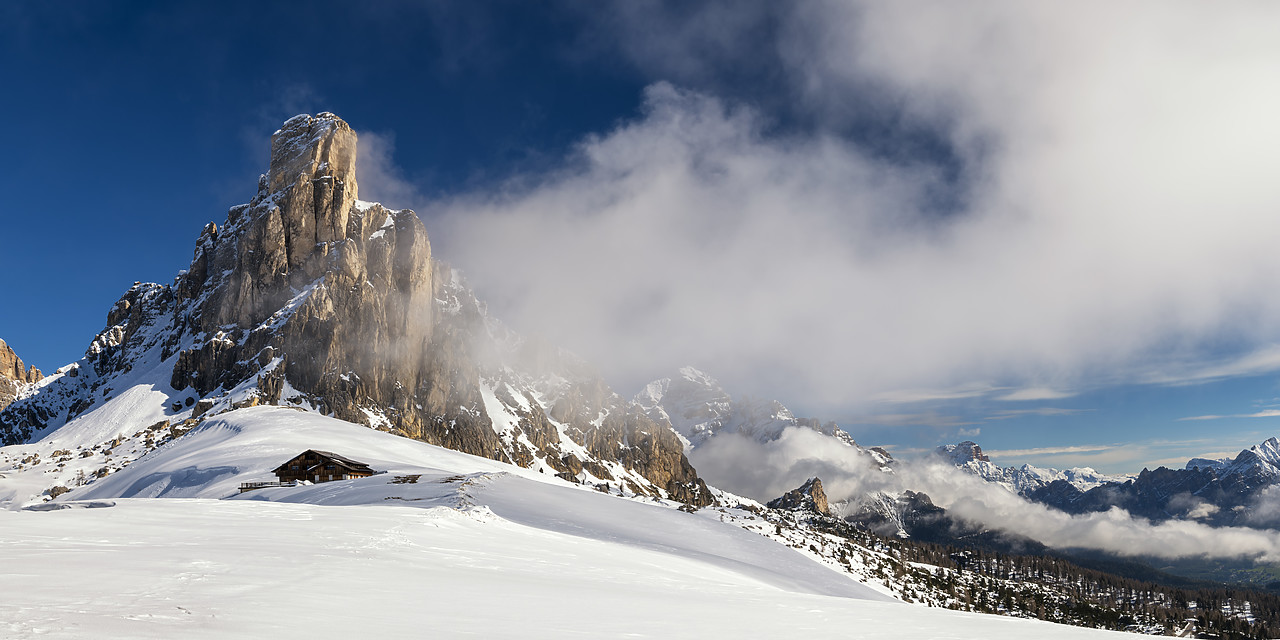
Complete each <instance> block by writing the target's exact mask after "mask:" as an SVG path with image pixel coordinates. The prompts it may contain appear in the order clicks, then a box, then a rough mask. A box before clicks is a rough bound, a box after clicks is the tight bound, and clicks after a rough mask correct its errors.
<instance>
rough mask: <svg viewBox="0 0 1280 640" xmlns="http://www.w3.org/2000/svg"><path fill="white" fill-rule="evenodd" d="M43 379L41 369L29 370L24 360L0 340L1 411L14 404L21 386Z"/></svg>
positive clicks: (32, 368)
mask: <svg viewBox="0 0 1280 640" xmlns="http://www.w3.org/2000/svg"><path fill="white" fill-rule="evenodd" d="M43 377H44V375H43V374H41V373H40V370H39V369H37V368H35V367H30V368H28V367H27V365H26V364H25V363H23V362H22V358H19V357H18V354H16V353H14V352H13V349H12V348H10V347H9V345H8V344H6V343H5V341H4V340H0V409H3V408H4V407H5V406H7V405H8V404H9V403H10V402H13V399H14V397H16V396H17V394H18V391H19V390H20V388H21V385H24V384H32V383H35V382H39V381H40V379H41V378H43Z"/></svg>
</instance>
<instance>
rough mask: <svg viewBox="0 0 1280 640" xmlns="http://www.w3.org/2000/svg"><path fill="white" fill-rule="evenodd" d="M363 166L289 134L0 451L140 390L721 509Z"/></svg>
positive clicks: (657, 428)
mask: <svg viewBox="0 0 1280 640" xmlns="http://www.w3.org/2000/svg"><path fill="white" fill-rule="evenodd" d="M355 162H356V135H355V133H354V132H353V131H352V130H351V128H350V127H349V126H348V125H347V123H346V122H344V121H342V120H341V119H340V118H338V117H337V116H335V115H333V114H330V113H321V114H319V115H317V116H307V115H301V116H296V117H294V118H291V119H290V120H289V121H287V122H286V123H285V124H284V126H282V127H281V129H280V130H279V131H277V132H276V133H275V135H273V136H272V144H271V164H270V168H269V170H268V172H267V174H266V175H264V176H262V177H261V178H260V180H259V184H258V192H257V195H255V196H254V198H253V200H252V201H251V202H250V203H249V204H246V205H240V206H237V207H233V208H232V209H231V210H230V212H229V213H228V215H227V219H226V222H225V223H224V224H223V225H222V226H221V227H219V226H217V225H215V224H212V223H211V224H209V225H207V226H206V227H205V229H204V231H203V232H202V233H201V234H200V237H199V239H198V240H197V243H196V250H195V255H194V257H193V259H192V262H191V266H190V267H189V268H188V269H187V270H186V271H184V272H182V273H181V274H180V275H179V276H178V277H177V278H176V279H175V280H174V282H173V284H171V285H159V284H142V283H139V284H136V285H135V286H134V287H133V288H132V289H130V290H129V291H128V292H127V293H126V294H125V295H124V296H123V297H122V298H121V299H120V301H119V302H117V303H116V304H115V306H114V307H113V308H112V309H111V311H110V312H109V313H108V316H107V329H105V330H103V332H102V333H100V334H99V335H98V336H97V338H95V340H94V341H93V344H92V345H91V346H90V348H89V350H88V352H86V354H85V358H84V359H82V360H81V361H80V362H78V363H75V364H73V365H70V366H69V367H64V368H63V369H62V370H60V371H59V375H58V377H57V379H55V380H53V381H52V382H51V383H49V384H48V385H46V386H45V389H43V390H42V392H41V393H39V394H35V395H34V396H33V397H31V398H29V399H27V400H24V401H21V402H18V403H16V404H15V405H14V406H12V407H10V408H9V409H8V410H6V411H5V412H3V413H0V437H2V438H3V441H4V442H5V443H8V444H12V443H20V442H26V441H29V440H32V439H37V438H40V437H43V436H44V435H46V434H48V433H50V432H51V431H52V430H54V429H56V428H58V427H61V426H63V425H65V424H69V423H72V422H75V421H77V420H78V419H82V418H87V417H88V416H89V414H91V413H93V412H94V411H97V410H99V409H102V408H103V407H106V406H108V405H111V404H112V402H113V400H115V399H116V398H117V397H119V396H120V395H121V392H122V391H123V390H124V389H125V387H128V388H138V386H139V385H144V386H146V387H147V388H148V389H150V390H152V391H154V392H157V393H162V394H163V396H164V397H163V400H161V402H162V403H163V407H161V410H162V412H163V415H164V416H165V417H166V418H167V419H169V420H170V421H171V422H174V423H180V422H181V421H183V420H187V419H198V418H199V417H202V416H204V415H212V414H214V413H217V412H219V411H223V410H227V409H230V408H233V407H238V406H246V405H254V404H259V403H268V404H292V405H297V406H302V407H306V408H309V409H312V410H316V411H320V412H322V413H326V414H330V415H333V416H335V417H338V418H341V419H344V420H348V421H353V422H360V423H364V424H366V425H369V426H371V427H375V428H379V429H383V430H388V431H393V432H395V433H399V434H401V435H404V436H407V437H411V438H416V439H419V440H423V441H426V442H429V443H432V444H439V445H443V446H446V447H449V448H452V449H456V450H459V451H464V452H467V453H471V454H475V455H480V456H484V457H488V458H492V459H496V460H502V461H509V462H514V463H516V464H520V465H522V466H526V467H533V468H537V469H539V470H542V471H544V472H546V473H553V474H557V475H561V476H563V477H566V478H571V479H574V480H576V481H580V482H590V483H594V484H602V485H603V484H608V485H609V486H610V487H612V488H614V489H615V490H622V491H630V492H635V493H641V494H651V495H661V496H667V497H672V498H674V499H677V500H681V501H684V502H689V503H693V504H708V503H709V502H710V501H711V495H710V492H709V491H708V490H707V488H706V486H705V484H703V482H702V481H701V480H700V479H699V478H698V476H697V473H696V472H695V471H694V469H693V467H692V466H691V465H690V464H689V462H688V460H687V459H686V458H685V457H684V454H683V451H682V443H681V442H680V440H679V437H678V436H677V435H676V434H675V433H674V432H672V431H671V429H670V428H669V427H668V426H667V425H666V424H665V423H664V422H662V421H654V420H653V419H651V418H650V417H648V416H646V415H645V414H644V413H643V412H641V411H639V410H637V409H635V408H633V407H631V406H630V405H629V404H628V403H626V402H625V401H623V400H622V398H620V397H619V396H618V395H617V394H615V393H613V392H612V391H611V390H610V389H609V388H608V387H607V385H605V383H604V382H603V380H602V379H601V378H600V377H599V376H598V375H597V374H595V373H594V372H593V371H592V370H591V369H590V368H589V367H587V366H586V365H585V364H583V363H582V362H580V361H578V360H577V359H576V358H574V357H572V356H570V355H568V354H566V353H563V352H561V351H559V350H557V349H554V348H552V347H549V346H546V345H538V344H534V343H530V342H528V341H526V340H524V339H522V338H520V337H519V336H516V335H514V334H512V333H510V332H509V331H507V330H506V329H504V328H503V327H502V326H501V325H500V324H499V323H498V322H496V321H495V320H493V319H491V318H489V317H488V316H487V314H486V311H485V307H484V305H483V304H481V303H480V302H479V301H478V300H477V299H476V298H475V296H474V295H473V294H472V293H471V291H470V290H468V289H467V287H466V286H465V285H464V284H463V282H462V281H461V280H460V278H459V277H458V275H457V274H456V273H454V272H453V270H452V269H450V268H449V267H448V266H447V265H445V264H443V263H441V262H439V261H437V260H435V259H433V257H432V254H431V245H430V243H429V241H428V237H427V232H426V229H425V228H424V227H423V225H422V222H421V221H420V220H419V219H418V217H417V215H415V214H414V213H413V212H412V211H408V210H404V211H392V210H388V209H386V208H384V207H382V206H381V205H378V204H374V203H369V202H363V201H360V200H358V199H357V196H358V187H357V183H356V174H355ZM152 401H154V400H152ZM117 404H119V403H117ZM116 409H119V407H116ZM114 410H115V409H113V411H114ZM154 413H155V411H151V414H153V415H154ZM124 417H125V418H127V415H125V416H124ZM148 419H151V418H148ZM129 426H130V425H121V427H120V429H121V430H124V429H126V428H127V427H129ZM138 426H145V425H138Z"/></svg>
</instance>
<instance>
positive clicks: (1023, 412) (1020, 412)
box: [987, 407, 1093, 420]
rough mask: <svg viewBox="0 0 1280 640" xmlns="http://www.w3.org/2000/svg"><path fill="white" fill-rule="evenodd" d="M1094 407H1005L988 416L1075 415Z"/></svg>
mask: <svg viewBox="0 0 1280 640" xmlns="http://www.w3.org/2000/svg"><path fill="white" fill-rule="evenodd" d="M1090 411H1093V409H1065V408H1062V407H1037V408H1035V409H1004V410H1001V411H996V412H994V413H992V414H991V415H989V416H987V419H988V420H1009V419H1012V418H1024V417H1026V416H1073V415H1076V414H1078V413H1088V412H1090Z"/></svg>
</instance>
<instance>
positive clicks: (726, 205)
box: [362, 2, 1280, 407]
mask: <svg viewBox="0 0 1280 640" xmlns="http://www.w3.org/2000/svg"><path fill="white" fill-rule="evenodd" d="M625 6H627V7H630V8H627V9H618V11H621V12H622V13H624V14H625V15H623V16H616V15H615V16H612V19H610V20H604V21H602V27H601V28H604V29H608V28H611V27H617V28H618V29H619V30H618V32H617V37H616V38H614V40H615V41H616V42H615V44H616V45H617V46H618V47H619V48H620V49H621V50H622V51H623V52H624V53H625V54H626V55H629V56H631V59H632V60H634V61H635V63H636V65H637V66H638V67H639V68H641V69H642V70H644V71H645V72H646V73H648V74H649V75H650V76H651V77H653V78H654V79H655V82H654V84H652V85H651V86H650V87H649V89H648V90H647V92H646V94H645V97H644V106H643V109H642V113H641V115H639V116H638V117H636V118H634V119H631V120H628V121H624V122H620V123H619V124H618V125H617V126H616V127H615V128H613V129H612V130H609V131H603V132H601V133H599V134H598V135H596V136H593V137H590V138H588V139H585V140H583V141H582V142H581V144H580V145H579V146H578V149H577V153H576V154H575V155H574V156H573V157H572V158H569V159H568V160H567V161H566V162H565V163H564V164H563V165H562V166H560V167H559V168H558V169H554V170H550V171H547V172H543V173H538V174H529V175H521V176H517V177H515V178H513V179H512V180H511V181H510V182H509V183H508V184H507V186H506V188H505V189H499V190H497V191H496V192H495V191H494V190H485V191H484V192H482V193H473V194H464V195H461V196H458V197H454V198H450V199H447V200H445V201H440V200H436V201H434V202H426V203H420V204H419V208H420V209H422V211H423V212H424V213H425V214H426V215H428V216H429V217H431V218H432V228H433V230H435V233H436V235H437V237H439V238H441V239H442V245H441V246H442V247H446V248H447V253H448V254H449V256H450V257H451V258H452V259H453V260H455V261H456V263H457V264H458V265H459V266H462V267H463V268H464V269H465V270H466V271H467V274H468V276H469V277H470V279H471V280H472V282H473V283H474V284H475V285H476V286H477V288H478V289H479V290H480V291H481V292H482V295H484V297H486V298H487V299H488V300H489V301H490V303H491V305H493V307H494V310H495V312H496V313H497V314H498V315H499V316H501V317H504V318H507V319H509V321H511V322H512V323H513V324H515V325H517V326H519V327H520V328H522V329H525V330H528V331H531V332H536V333H541V334H543V335H545V336H547V337H549V338H551V339H552V340H554V341H557V342H560V343H563V344H566V345H568V346H570V347H571V348H572V349H574V350H576V351H578V352H580V353H581V354H582V355H584V356H586V357H587V358H588V359H589V360H591V361H593V362H596V363H598V364H599V365H600V366H601V367H603V368H604V369H605V370H606V373H607V374H609V375H610V376H611V378H612V379H615V380H617V381H618V383H619V384H620V386H623V387H626V386H628V385H637V386H638V385H639V384H640V383H642V382H643V381H645V380H647V379H649V378H652V377H653V376H654V375H655V372H661V371H666V370H670V369H671V368H673V367H675V366H678V365H682V364H687V363H694V364H698V365H699V366H702V367H704V368H707V369H708V370H713V371H716V372H718V374H719V375H720V376H721V377H722V378H724V379H725V380H726V382H728V383H730V384H731V385H732V386H734V387H735V388H746V389H756V390H759V391H760V392H762V393H769V394H771V395H773V396H775V397H786V398H789V399H791V400H792V401H793V402H796V403H797V404H802V405H806V406H814V407H820V406H836V405H841V406H847V405H848V404H850V403H858V402H864V401H866V400H867V399H869V398H874V397H881V398H883V397H885V396H877V394H879V393H881V392H885V391H890V390H897V389H921V388H948V387H952V386H954V385H958V384H975V383H977V384H989V385H1017V386H1027V387H1036V388H1054V389H1064V388H1065V389H1070V388H1072V387H1074V386H1079V385H1082V384H1085V383H1086V381H1088V382H1089V383H1093V384H1096V383H1100V382H1101V383H1107V382H1134V381H1159V382H1177V381H1179V380H1182V379H1191V378H1197V377H1203V375H1205V374H1204V372H1205V371H1213V370H1215V368H1216V370H1221V371H1224V372H1226V373H1228V374H1229V373H1230V372H1231V371H1232V368H1231V366H1230V363H1225V364H1224V362H1225V360H1229V359H1230V358H1232V357H1235V356H1241V355H1247V354H1248V353H1250V352H1251V351H1253V350H1255V349H1264V348H1265V347H1266V346H1267V345H1268V344H1270V343H1271V342H1274V341H1280V299H1277V298H1276V297H1275V296H1270V295H1264V292H1269V291H1275V290H1277V288H1278V287H1280V261H1277V260H1275V259H1274V253H1275V252H1274V246H1273V242H1272V239H1273V238H1275V237H1276V236H1277V234H1278V233H1280V216H1276V215H1275V212H1276V211H1277V210H1280V189H1277V187H1276V186H1275V184H1276V182H1275V180H1274V179H1273V176H1272V175H1271V173H1273V172H1274V167H1276V166H1280V120H1277V119H1276V118H1274V117H1273V114H1275V113H1277V112H1280V90H1277V89H1276V87H1275V83H1274V82H1272V81H1271V76H1272V75H1273V71H1274V69H1275V68H1277V67H1280V40H1278V39H1276V38H1274V37H1273V36H1274V33H1275V29H1274V27H1275V26H1276V25H1280V7H1277V6H1275V5H1269V4H1249V3H1233V4H1231V5H1226V6H1219V5H1214V6H1207V5H1198V4H1192V3H1161V4H1159V6H1158V7H1156V6H1154V5H1150V6H1149V5H1147V4H1144V3H1125V4H1122V5H1115V4H1114V3H1102V2H1097V3H1071V4H1060V5H1041V4H1026V3H1013V2H1010V3H986V4H983V5H981V6H979V7H974V6H960V5H953V4H948V3H876V4H867V5H862V4H856V3H822V2H814V3H802V4H799V5H787V7H786V8H778V7H773V8H770V9H767V10H765V9H761V10H760V11H755V12H753V11H743V12H741V15H738V17H735V18H734V19H732V20H729V19H721V18H725V16H727V15H728V14H730V13H733V11H732V8H731V7H729V6H728V5H718V4H714V3H713V4H711V5H708V6H706V7H704V8H702V9H698V10H693V12H692V15H690V14H689V13H690V10H687V9H686V10H680V11H679V12H677V14H678V15H675V17H673V14H672V13H671V11H675V10H671V11H668V10H666V9H664V8H663V6H664V5H652V4H642V5H637V6H634V7H633V6H632V5H625ZM1157 9H1158V10H1157ZM676 18H679V22H680V23H681V24H703V25H704V26H706V29H711V28H712V27H711V25H715V27H714V28H715V32H714V33H712V34H711V35H714V37H711V35H708V33H709V32H708V31H707V30H706V29H703V30H701V31H699V30H696V29H666V28H665V27H664V26H663V25H668V26H670V24H674V23H675V22H676ZM689 21H694V22H692V23H690V22H689ZM624 24H625V25H626V28H625V29H624V28H622V27H621V26H619V25H624ZM762 24H763V25H768V26H769V27H770V28H768V29H762V28H761V25H762ZM645 34H648V35H645ZM646 38H647V39H646ZM606 40H607V39H606ZM756 63H759V64H761V65H764V66H763V67H762V68H767V69H770V70H772V72H771V73H770V74H769V78H768V81H769V82H770V83H772V84H769V85H768V91H769V92H771V94H772V95H774V96H775V98H776V99H775V100H772V101H771V100H769V99H765V98H762V97H761V94H763V93H765V91H764V90H763V89H762V90H759V91H756V92H754V93H749V92H747V93H744V92H743V91H734V88H733V87H728V86H725V85H724V84H723V83H722V82H721V83H718V81H715V80H712V79H713V78H723V77H736V76H734V75H733V74H732V73H724V70H725V69H726V68H727V67H729V66H731V65H734V64H737V65H751V64H756ZM780 104H785V108H782V107H779V106H778V105H780ZM796 123H800V124H796ZM788 124H790V125H794V126H788ZM801 125H803V126H801ZM868 132H870V133H868ZM912 140H917V141H918V140H925V141H926V142H929V144H923V143H922V146H919V148H913V147H911V146H910V145H908V144H906V143H907V142H910V141H912ZM897 143H901V144H899V146H892V145H894V144H897ZM887 145H888V146H887ZM886 148H891V150H893V152H892V153H886ZM904 149H905V151H904ZM913 149H914V150H913ZM371 162H372V160H371ZM384 168H385V167H384ZM362 170H364V168H363V167H362ZM389 182H390V183H392V184H393V185H394V184H395V181H394V180H391V181H389ZM362 184H368V182H366V179H365V178H362ZM1224 359H1225V360H1224ZM1271 364H1272V365H1274V364H1275V363H1274V362H1272V363H1271ZM1211 365H1212V366H1211ZM1206 367H1208V368H1206ZM1055 393H1057V392H1055Z"/></svg>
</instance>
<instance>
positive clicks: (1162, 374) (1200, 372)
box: [1143, 344, 1280, 386]
mask: <svg viewBox="0 0 1280 640" xmlns="http://www.w3.org/2000/svg"><path fill="white" fill-rule="evenodd" d="M1274 371H1280V345H1275V344H1269V345H1265V346H1262V347H1259V348H1257V349H1255V350H1253V351H1250V352H1249V353H1246V354H1244V355H1242V356H1238V357H1235V358H1231V359H1228V360H1222V361H1217V362H1207V363H1202V364H1199V365H1195V366H1182V367H1178V366H1165V367H1162V370H1161V371H1159V372H1152V373H1148V374H1146V375H1144V376H1143V381H1144V382H1147V383H1151V384H1163V385H1169V386H1186V385H1194V384H1203V383H1207V382H1215V381H1217V380H1225V379H1228V378H1238V377H1244V376H1257V375H1262V374H1266V373H1272V372H1274Z"/></svg>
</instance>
